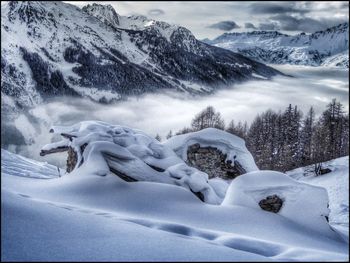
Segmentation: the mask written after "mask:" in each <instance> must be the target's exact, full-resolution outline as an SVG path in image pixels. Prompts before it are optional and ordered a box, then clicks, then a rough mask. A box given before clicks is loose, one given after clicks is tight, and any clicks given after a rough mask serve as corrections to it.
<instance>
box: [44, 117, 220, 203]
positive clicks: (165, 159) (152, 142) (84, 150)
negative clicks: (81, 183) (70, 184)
mask: <svg viewBox="0 0 350 263" xmlns="http://www.w3.org/2000/svg"><path fill="white" fill-rule="evenodd" d="M50 132H53V133H58V134H61V135H62V137H63V140H62V141H59V142H56V143H51V144H48V145H45V146H44V147H43V148H42V152H41V154H42V155H45V154H47V153H54V152H57V151H61V150H68V149H73V150H74V152H75V154H76V164H75V167H74V169H73V172H72V174H73V175H74V174H78V173H80V174H82V173H83V174H84V173H88V174H95V175H99V176H105V175H107V174H108V173H109V172H110V171H112V172H114V173H115V174H117V175H118V176H120V177H122V178H128V179H130V180H131V181H149V182H158V183H165V184H173V185H178V186H182V187H184V188H186V189H189V190H190V191H192V192H193V193H195V194H196V195H197V196H198V197H199V198H200V199H201V200H202V201H204V202H207V203H211V204H219V203H220V202H221V200H222V198H220V197H219V196H218V195H217V194H216V192H215V191H214V190H213V188H212V187H211V185H210V184H209V183H208V175H207V174H206V173H203V172H201V171H199V170H197V169H196V168H193V167H190V166H188V165H187V164H186V163H185V162H184V161H183V160H182V159H180V158H179V157H178V156H177V155H176V154H175V153H174V152H173V151H172V150H171V149H169V148H168V147H166V146H164V145H162V144H161V143H160V142H158V141H157V140H156V139H154V138H152V137H150V136H148V135H146V134H145V133H143V132H142V131H140V130H136V129H131V128H128V127H124V126H120V125H110V124H108V123H104V122H99V121H84V122H80V123H77V124H75V125H73V126H69V127H58V126H54V127H52V128H51V130H50Z"/></svg>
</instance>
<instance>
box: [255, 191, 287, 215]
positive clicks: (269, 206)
mask: <svg viewBox="0 0 350 263" xmlns="http://www.w3.org/2000/svg"><path fill="white" fill-rule="evenodd" d="M282 205H283V201H282V199H281V198H280V197H279V196H278V195H269V196H267V197H266V198H265V199H262V200H261V201H260V202H259V206H260V207H261V209H262V210H265V211H269V212H273V213H278V211H280V209H281V207H282Z"/></svg>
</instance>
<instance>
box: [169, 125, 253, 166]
mask: <svg viewBox="0 0 350 263" xmlns="http://www.w3.org/2000/svg"><path fill="white" fill-rule="evenodd" d="M163 144H164V145H165V146H167V147H169V148H171V149H173V150H174V152H175V153H176V154H177V155H178V156H180V157H181V158H182V160H184V161H187V150H188V147H190V146H191V145H194V144H199V145H200V146H201V147H209V146H210V147H214V148H217V149H218V150H220V151H221V152H222V153H224V154H226V155H227V157H226V161H228V160H230V161H232V163H233V164H234V161H237V162H239V163H240V165H241V166H242V167H243V168H244V170H245V171H246V172H252V171H256V170H259V169H258V167H257V166H256V164H255V162H254V158H253V156H252V155H251V153H250V152H249V151H248V149H247V148H246V146H245V142H244V140H243V139H241V138H239V137H238V136H235V135H233V134H230V133H228V132H225V131H222V130H218V129H215V128H207V129H203V130H200V131H197V132H192V133H187V134H182V135H177V136H174V137H171V138H170V139H169V140H167V141H165V142H164V143H163Z"/></svg>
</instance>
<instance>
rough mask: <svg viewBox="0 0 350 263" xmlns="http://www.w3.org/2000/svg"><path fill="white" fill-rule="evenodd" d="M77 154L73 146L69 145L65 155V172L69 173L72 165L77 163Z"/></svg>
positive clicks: (72, 167)
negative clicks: (66, 155)
mask: <svg viewBox="0 0 350 263" xmlns="http://www.w3.org/2000/svg"><path fill="white" fill-rule="evenodd" d="M77 158H78V157H77V154H76V152H75V151H74V150H73V148H71V147H69V149H68V157H67V169H66V170H67V173H70V172H71V171H73V169H74V167H75V166H76V164H77V160H78V159H77Z"/></svg>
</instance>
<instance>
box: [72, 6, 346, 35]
mask: <svg viewBox="0 0 350 263" xmlns="http://www.w3.org/2000/svg"><path fill="white" fill-rule="evenodd" d="M66 2H69V1H66ZM70 3H72V4H75V5H78V6H80V7H81V6H84V5H86V4H87V3H89V2H82V1H77V2H70ZM99 3H100V4H111V5H113V7H114V8H115V10H116V11H117V13H119V14H120V15H131V14H141V15H145V16H147V17H149V18H152V19H156V20H161V21H166V22H169V23H174V24H179V25H182V26H185V27H187V28H188V29H190V30H191V31H192V32H193V33H194V34H195V36H196V37H197V38H199V39H203V38H213V37H216V36H218V35H220V34H222V33H224V32H242V31H251V30H256V29H261V30H279V31H281V32H284V33H289V34H296V33H300V32H302V31H304V32H308V33H310V32H314V31H317V30H322V29H325V28H327V27H330V26H334V25H337V24H339V23H341V22H345V21H349V15H348V13H349V3H348V2H336V1H332V2H306V1H305V2H301V1H296V2H284V1H283V2H276V1H274V2H268V1H267V2H261V1H259V2H254V1H251V2H220V1H215V2H214V1H213V2H179V1H173V2H156V1H154V2H139V1H132V2H128V1H118V2H113V1H101V2H99Z"/></svg>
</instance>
